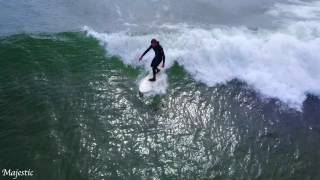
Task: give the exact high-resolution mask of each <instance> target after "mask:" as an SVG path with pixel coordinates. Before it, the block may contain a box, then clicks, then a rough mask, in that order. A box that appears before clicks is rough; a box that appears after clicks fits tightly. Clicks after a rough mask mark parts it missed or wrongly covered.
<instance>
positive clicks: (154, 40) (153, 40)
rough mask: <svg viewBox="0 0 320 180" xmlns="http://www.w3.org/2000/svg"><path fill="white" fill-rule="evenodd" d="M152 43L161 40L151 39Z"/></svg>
mask: <svg viewBox="0 0 320 180" xmlns="http://www.w3.org/2000/svg"><path fill="white" fill-rule="evenodd" d="M151 43H158V44H159V41H157V40H156V39H151Z"/></svg>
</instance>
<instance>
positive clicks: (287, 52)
mask: <svg viewBox="0 0 320 180" xmlns="http://www.w3.org/2000/svg"><path fill="white" fill-rule="evenodd" d="M315 6H316V7H319V8H314V7H315ZM298 8H299V9H300V11H297V9H298ZM319 9H320V3H319V2H313V3H302V2H300V1H299V3H298V4H297V3H296V4H295V5H291V4H290V5H286V4H280V3H278V4H275V5H274V6H273V9H269V10H267V11H266V12H265V13H268V14H271V15H273V16H279V17H284V19H285V20H286V21H283V25H282V26H281V27H280V28H277V29H272V30H269V29H250V28H247V27H244V26H239V27H227V26H224V27H214V28H198V27H192V26H189V25H187V24H177V25H172V24H170V25H162V26H161V28H162V30H160V31H157V32H156V33H147V34H133V33H131V32H130V31H129V30H127V31H121V32H116V33H99V32H96V31H94V30H93V29H92V28H90V27H87V26H85V27H83V30H84V31H85V32H87V34H88V35H89V36H93V37H95V38H96V39H98V40H99V41H100V43H101V45H102V46H104V47H105V49H106V51H107V52H108V54H110V55H115V56H119V57H120V58H121V60H122V61H123V62H124V63H125V64H127V65H130V66H134V67H137V66H141V63H140V62H139V61H138V57H139V55H140V54H141V53H142V52H143V51H144V50H145V48H146V47H147V46H148V43H149V41H150V39H151V38H157V39H159V40H160V43H161V44H162V45H163V47H164V49H165V51H166V56H167V65H166V68H170V67H171V66H172V65H173V64H174V63H175V62H176V63H178V64H179V65H180V66H182V67H183V68H184V69H185V70H186V71H187V72H188V73H189V74H190V75H191V76H192V77H193V78H194V79H195V80H197V81H200V82H202V83H205V84H206V85H208V86H215V85H216V84H219V83H226V82H228V81H230V80H233V79H238V80H240V81H244V82H246V83H247V84H248V85H249V86H250V87H252V88H254V89H255V90H256V91H258V92H259V93H260V94H261V96H262V97H263V98H270V97H271V98H278V99H280V100H281V101H282V102H284V103H285V104H287V105H288V106H289V107H291V108H296V109H298V110H299V109H301V106H302V103H303V101H304V100H305V98H306V95H307V94H308V93H310V94H314V95H320V71H319V69H320V54H319V47H320V38H319V37H320V21H319V18H320V15H319V12H320V11H319ZM289 15H290V16H291V17H292V16H295V17H298V18H301V20H300V21H290V20H287V19H288V16H289ZM168 32H169V33H168ZM152 57H153V54H152V53H149V54H148V55H147V56H146V58H145V59H147V61H144V67H145V68H146V70H148V69H149V64H150V61H151V59H152Z"/></svg>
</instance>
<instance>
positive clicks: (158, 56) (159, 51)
mask: <svg viewBox="0 0 320 180" xmlns="http://www.w3.org/2000/svg"><path fill="white" fill-rule="evenodd" d="M151 48H152V49H153V50H154V53H155V56H154V58H153V60H152V62H151V67H152V72H153V78H155V77H156V73H157V71H160V70H159V69H158V66H159V64H160V63H161V61H162V60H163V63H165V60H166V57H165V55H164V51H163V48H162V46H161V45H160V44H159V43H158V45H157V46H156V47H152V46H150V47H149V48H148V49H147V50H146V51H145V52H144V53H143V54H142V56H144V55H145V54H147V53H148V52H149V51H150V49H151Z"/></svg>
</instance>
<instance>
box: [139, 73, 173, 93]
mask: <svg viewBox="0 0 320 180" xmlns="http://www.w3.org/2000/svg"><path fill="white" fill-rule="evenodd" d="M152 76H153V75H152V73H150V74H148V75H147V76H146V77H144V78H143V79H142V80H141V81H140V83H139V92H140V93H142V94H144V95H147V94H161V93H165V91H166V89H167V86H168V85H167V75H166V74H165V72H164V69H161V71H160V72H159V73H158V74H157V76H156V81H149V79H151V78H152Z"/></svg>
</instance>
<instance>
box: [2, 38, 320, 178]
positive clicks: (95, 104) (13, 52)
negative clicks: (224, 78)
mask: <svg viewBox="0 0 320 180" xmlns="http://www.w3.org/2000/svg"><path fill="white" fill-rule="evenodd" d="M0 65H1V66H0V67H1V68H0V147H1V148H0V169H4V168H6V169H9V168H10V169H21V170H24V169H31V170H33V171H34V176H32V177H19V178H18V179H38V180H43V179H48V180H51V179H52V180H58V179H59V180H81V179H83V180H101V179H112V180H115V179H128V180H131V179H230V180H233V179H243V180H248V179H259V180H269V179H283V180H301V179H304V180H317V179H320V172H319V167H320V150H319V149H320V144H319V139H320V123H319V121H318V120H319V117H320V116H319V115H320V102H319V99H318V98H316V97H314V96H312V95H309V96H308V98H307V100H306V101H305V102H304V105H303V109H302V112H299V111H296V110H293V109H289V108H288V107H286V105H284V104H282V103H281V102H279V101H278V100H276V99H263V98H261V97H260V95H259V94H258V93H257V92H255V91H254V90H252V89H251V88H250V87H248V86H247V85H246V84H245V83H244V82H241V81H238V80H232V81H230V82H228V83H226V84H220V85H216V86H214V87H208V86H206V85H204V84H201V83H199V82H197V81H195V80H193V79H192V78H191V77H190V76H189V75H188V74H187V73H186V72H185V71H184V69H183V68H182V67H180V66H178V65H177V64H176V65H174V66H172V67H171V68H169V69H168V70H167V72H166V73H167V75H168V78H169V79H168V81H169V88H168V89H167V93H166V94H164V95H158V96H153V97H140V96H139V94H138V81H139V79H140V78H141V77H143V75H145V70H144V69H143V68H133V67H130V66H127V65H125V64H123V63H122V61H121V60H120V59H119V58H117V57H114V56H110V55H108V52H106V51H105V50H104V49H103V47H101V46H100V45H99V42H98V41H97V40H95V39H93V38H90V37H87V36H86V35H85V34H84V33H82V32H66V33H58V34H20V35H13V36H10V37H3V38H1V40H0ZM3 178H4V179H6V178H7V179H10V178H9V177H1V179H3Z"/></svg>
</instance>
